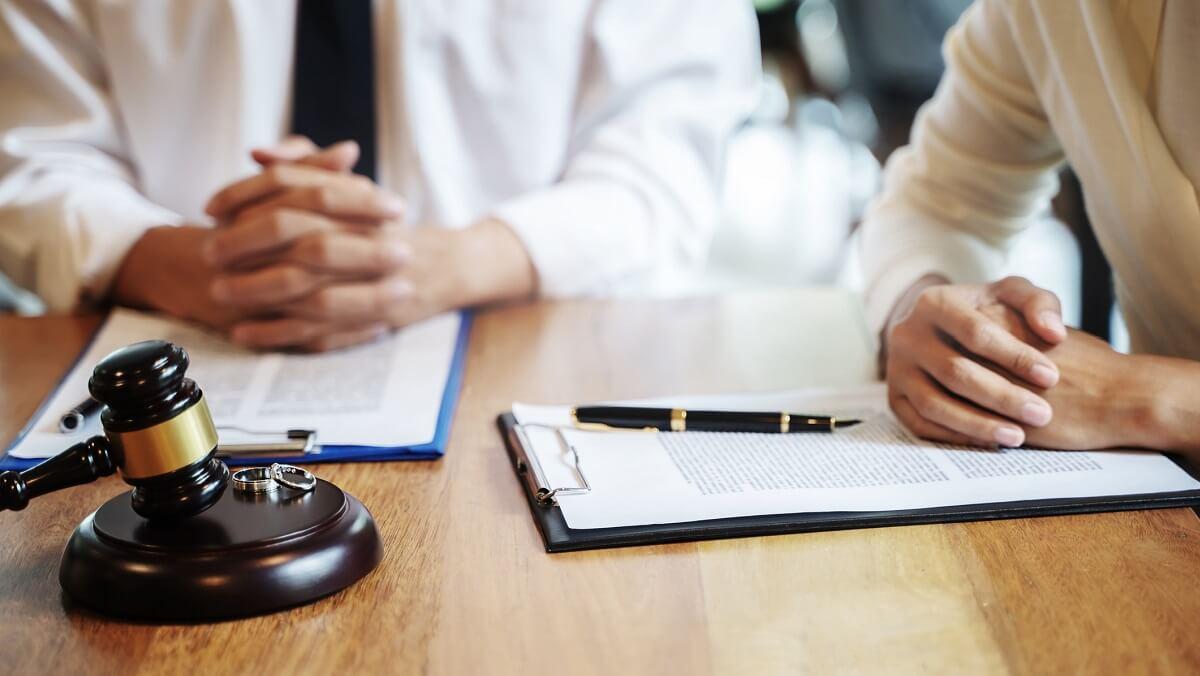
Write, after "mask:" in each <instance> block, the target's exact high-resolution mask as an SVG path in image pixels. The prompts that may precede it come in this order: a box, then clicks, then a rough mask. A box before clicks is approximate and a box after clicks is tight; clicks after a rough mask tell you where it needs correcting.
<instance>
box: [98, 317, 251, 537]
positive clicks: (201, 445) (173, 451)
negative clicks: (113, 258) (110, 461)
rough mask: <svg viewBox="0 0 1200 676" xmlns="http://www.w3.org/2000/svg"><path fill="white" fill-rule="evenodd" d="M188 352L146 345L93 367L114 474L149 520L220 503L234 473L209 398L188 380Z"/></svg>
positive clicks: (152, 342) (157, 344) (155, 342)
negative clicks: (223, 457)
mask: <svg viewBox="0 0 1200 676" xmlns="http://www.w3.org/2000/svg"><path fill="white" fill-rule="evenodd" d="M187 367H188V356H187V352H185V351H184V350H183V348H181V347H179V346H178V345H173V344H171V343H168V342H165V341H161V340H148V341H144V342H141V343H135V344H133V345H129V346H127V347H123V348H121V349H119V350H117V351H116V352H113V353H112V354H110V355H108V356H107V357H105V358H104V359H102V360H101V361H100V363H99V364H97V365H96V368H95V370H94V371H92V378H91V380H89V381H88V389H89V390H90V391H91V393H92V396H93V397H95V398H96V400H97V401H99V402H100V403H102V404H104V405H105V408H104V410H103V411H102V412H101V414H100V423H101V424H102V425H103V426H104V433H105V436H106V437H107V438H108V441H109V443H110V444H111V446H112V449H113V451H114V459H115V461H116V463H115V464H116V466H117V468H118V469H119V470H120V472H121V477H122V478H123V479H125V482H126V483H128V484H130V485H132V486H133V487H134V489H133V510H134V511H135V512H137V513H138V514H140V515H142V516H144V517H146V518H151V519H158V518H178V517H183V516H191V515H193V514H199V513H200V512H203V511H204V510H206V509H208V508H209V507H211V506H212V505H213V503H215V502H216V501H217V499H218V498H220V497H221V493H223V492H224V491H225V485H226V484H227V483H228V482H229V470H228V469H227V468H226V467H225V463H223V462H221V461H220V460H218V459H217V457H216V452H217V430H216V427H215V426H214V425H213V421H212V415H211V414H210V413H209V411H208V404H207V402H205V400H204V394H203V392H201V390H200V388H199V387H197V386H196V383H195V381H193V380H192V379H191V378H187V377H185V375H184V374H185V372H186V371H187Z"/></svg>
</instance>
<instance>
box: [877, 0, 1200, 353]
mask: <svg viewBox="0 0 1200 676" xmlns="http://www.w3.org/2000/svg"><path fill="white" fill-rule="evenodd" d="M1198 45H1200V3H1197V2H1195V0H1110V1H1104V0H1010V1H1007V2H998V1H996V0H981V1H980V2H978V3H976V4H975V5H974V6H972V7H971V9H969V10H968V11H967V12H966V13H965V14H964V15H963V17H962V19H961V21H960V22H959V24H958V25H957V26H956V27H955V28H954V29H953V30H952V31H951V33H950V34H949V35H948V37H947V39H946V44H945V50H944V51H945V55H946V61H947V71H946V74H945V76H944V78H943V80H942V83H941V85H940V86H939V88H938V92H937V94H936V95H935V97H934V98H933V100H932V101H931V102H930V103H928V104H927V105H926V106H925V107H924V108H923V109H922V111H921V113H920V114H919V115H918V119H917V123H916V126H915V127H914V130H913V136H912V142H911V145H910V146H909V147H907V148H905V149H903V150H901V151H899V152H897V153H896V154H895V155H894V156H893V158H892V159H891V160H890V161H889V162H888V166H887V169H886V171H885V174H884V191H883V193H882V195H881V196H880V197H879V198H878V199H877V200H876V202H875V203H874V205H873V206H872V207H871V208H870V210H869V212H868V214H867V217H866V219H865V221H864V224H863V232H862V239H861V246H862V249H861V254H862V260H863V265H864V268H865V272H866V276H867V307H868V314H869V317H870V320H871V323H872V326H873V327H874V328H875V329H877V330H878V329H881V328H882V327H883V325H884V323H885V321H886V319H887V317H888V314H889V313H890V311H891V309H892V307H893V305H894V304H895V302H896V300H897V299H898V297H899V296H900V295H901V294H902V293H903V292H904V290H905V289H907V288H908V287H909V286H910V285H911V284H912V283H913V282H914V281H916V280H917V279H919V278H920V277H921V276H923V275H925V274H928V273H940V274H942V275H945V276H946V277H948V278H949V279H951V280H952V281H956V282H981V281H990V280H992V279H994V278H995V277H996V276H998V274H999V270H1000V269H1001V268H1002V267H1003V266H1004V263H1005V256H1006V255H1007V251H1008V247H1009V245H1010V244H1011V242H1012V241H1013V238H1014V236H1015V235H1016V234H1017V233H1019V232H1020V231H1021V230H1022V229H1024V228H1025V227H1027V226H1028V225H1029V224H1030V223H1031V222H1032V221H1033V220H1034V218H1035V217H1036V216H1038V215H1040V214H1041V213H1044V212H1045V211H1046V209H1047V208H1048V206H1049V201H1050V199H1051V198H1052V197H1053V196H1054V194H1055V192H1056V191H1057V189H1058V181H1057V177H1056V172H1057V171H1058V170H1059V169H1060V168H1061V166H1062V165H1063V163H1064V162H1069V163H1070V164H1071V166H1072V168H1073V169H1074V170H1075V172H1076V174H1077V175H1078V176H1079V178H1080V181H1081V183H1082V185H1083V192H1084V197H1085V201H1086V205H1087V210H1088V214H1089V216H1090V218H1091V221H1092V226H1093V228H1094V229H1095V231H1096V235H1097V237H1098V239H1099V241H1100V244H1101V246H1102V247H1103V249H1104V253H1105V255H1106V256H1107V257H1108V260H1109V262H1110V263H1111V264H1112V267H1113V270H1114V273H1115V277H1116V286H1117V295H1118V299H1119V302H1120V304H1121V309H1122V311H1123V312H1124V314H1125V319H1126V322H1127V324H1128V326H1129V332H1130V342H1131V345H1132V348H1133V349H1134V351H1139V352H1153V353H1157V354H1165V355H1174V356H1180V357H1187V358H1191V359H1200V202H1198V199H1197V185H1200V86H1198V84H1200V80H1198V79H1197V77H1198V75H1197V73H1198V72H1200V62H1198V61H1197V54H1198V53H1200V52H1198Z"/></svg>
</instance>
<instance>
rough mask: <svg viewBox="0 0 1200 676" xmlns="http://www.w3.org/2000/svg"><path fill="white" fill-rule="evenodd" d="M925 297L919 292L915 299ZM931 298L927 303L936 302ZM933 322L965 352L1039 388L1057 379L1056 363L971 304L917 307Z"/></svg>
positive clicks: (1049, 384) (923, 299)
mask: <svg viewBox="0 0 1200 676" xmlns="http://www.w3.org/2000/svg"><path fill="white" fill-rule="evenodd" d="M926 298H928V294H927V295H922V297H921V299H920V300H918V301H917V303H918V305H919V306H920V305H922V301H925V299H926ZM938 302H939V301H936V300H931V301H927V302H926V303H927V304H928V303H938ZM918 311H920V312H922V313H924V314H925V315H926V316H927V317H929V318H931V320H932V321H933V323H934V325H935V326H936V327H937V328H938V329H940V330H942V331H944V332H945V333H946V334H948V335H949V336H950V337H951V338H953V339H954V341H955V342H957V343H958V344H959V345H961V346H962V347H963V349H965V350H966V351H967V352H970V353H971V354H973V355H975V356H977V357H981V358H983V359H985V360H987V361H990V362H992V363H993V364H995V365H996V366H998V367H1000V368H1001V369H1003V370H1005V371H1007V372H1009V373H1011V374H1012V375H1013V376H1015V377H1017V378H1021V379H1023V380H1025V381H1027V382H1029V383H1031V384H1033V385H1036V386H1038V387H1042V388H1048V387H1054V385H1055V383H1057V382H1058V367H1057V366H1055V365H1054V362H1052V361H1050V359H1049V358H1048V357H1046V355H1044V354H1042V353H1041V351H1040V350H1038V349H1037V348H1035V347H1034V346H1032V345H1030V344H1028V343H1026V342H1024V341H1022V340H1021V339H1020V338H1017V337H1016V336H1014V335H1013V334H1011V333H1009V332H1008V330H1006V329H1005V328H1004V327H1003V326H1001V325H1000V324H998V323H996V322H995V321H993V320H991V319H990V318H988V317H987V316H985V315H984V314H983V313H982V312H979V311H978V310H976V309H974V308H969V307H964V306H946V305H945V304H944V303H943V304H942V305H941V306H939V307H937V308H919V309H918Z"/></svg>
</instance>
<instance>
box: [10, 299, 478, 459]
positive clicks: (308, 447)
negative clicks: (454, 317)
mask: <svg viewBox="0 0 1200 676" xmlns="http://www.w3.org/2000/svg"><path fill="white" fill-rule="evenodd" d="M459 316H460V317H461V323H460V324H459V327H458V335H457V336H456V337H455V339H454V354H453V356H452V357H451V361H450V371H449V373H448V374H447V377H446V385H445V387H444V388H443V389H442V398H441V401H440V402H439V404H438V418H437V424H436V425H435V426H434V434H433V438H432V439H430V440H429V441H427V442H425V443H422V444H415V445H411V446H349V445H336V444H328V445H326V444H320V430H313V429H292V430H279V431H278V432H272V431H264V430H254V431H249V430H240V431H243V432H247V431H249V432H250V433H251V434H257V435H264V436H265V435H273V436H277V437H279V441H278V442H275V443H264V444H251V445H240V446H233V445H226V446H225V447H224V450H223V449H222V446H221V445H220V444H218V447H217V448H218V451H217V456H218V457H220V458H221V459H222V460H223V461H224V462H225V464H227V465H229V466H230V467H237V466H245V465H262V464H270V463H272V462H285V463H289V464H293V465H299V464H315V463H327V462H387V461H395V460H437V459H438V458H440V457H442V455H444V454H445V452H446V443H447V442H448V441H449V439H450V427H451V425H452V424H453V422H454V413H455V409H456V408H457V406H458V396H459V394H460V392H461V391H462V384H463V369H464V367H465V364H466V359H467V343H468V341H469V339H470V335H471V323H472V314H471V313H470V312H469V311H463V312H460V313H459ZM98 334H99V331H97V332H96V334H93V336H92V338H91V339H90V340H89V341H88V345H90V344H91V341H93V340H95V338H96V335H98ZM86 352H87V345H85V346H84V347H83V349H81V350H80V351H79V355H78V356H77V357H76V359H75V361H73V362H72V363H71V366H70V367H69V368H67V370H66V371H65V372H64V375H63V378H66V375H67V374H69V373H70V372H71V370H72V369H74V368H75V366H76V365H77V364H78V362H79V359H81V358H82V357H83V355H84V353H86ZM61 384H62V382H61V380H60V381H59V383H56V384H55V386H54V387H53V388H52V389H51V390H50V393H49V394H47V395H46V398H45V399H44V400H43V401H42V403H41V404H40V405H39V406H38V408H37V410H36V411H35V412H34V413H33V415H32V416H30V418H29V421H28V422H27V423H26V424H25V426H24V427H23V428H22V429H21V430H20V431H19V432H18V433H17V435H16V436H15V437H14V438H13V439H12V442H11V443H10V444H9V445H8V447H7V448H4V449H3V450H0V471H7V470H14V471H18V472H19V471H23V470H26V469H29V468H30V467H33V466H35V465H38V464H40V463H42V462H45V461H46V460H47V458H14V457H12V456H10V455H8V449H10V448H12V447H13V446H15V445H16V444H17V443H18V442H19V441H20V440H21V439H22V437H24V436H25V435H26V434H28V433H29V431H30V429H32V427H33V425H34V421H36V420H37V419H38V418H39V417H40V416H41V415H42V413H43V412H44V411H45V410H46V408H47V407H48V406H49V405H50V401H51V400H52V399H53V398H54V393H55V392H56V391H57V390H58V388H59V387H60V386H61ZM217 429H218V433H219V430H220V429H221V425H217ZM79 441H80V440H79V439H74V440H73V441H71V443H78V442H79ZM0 443H3V440H0ZM69 445H70V444H69V443H68V444H66V445H64V446H63V448H64V449H66V448H67V446H69ZM314 446H319V448H318V449H317V450H316V452H313V451H314Z"/></svg>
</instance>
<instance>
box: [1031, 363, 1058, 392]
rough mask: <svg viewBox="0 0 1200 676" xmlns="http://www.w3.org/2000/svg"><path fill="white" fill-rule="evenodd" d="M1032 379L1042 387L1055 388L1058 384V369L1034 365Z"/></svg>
mask: <svg viewBox="0 0 1200 676" xmlns="http://www.w3.org/2000/svg"><path fill="white" fill-rule="evenodd" d="M1030 377H1031V378H1033V384H1034V385H1038V386H1040V387H1054V386H1055V385H1056V384H1057V383H1058V369H1056V368H1053V367H1051V366H1047V365H1045V364H1034V365H1033V369H1032V372H1031V373H1030Z"/></svg>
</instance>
